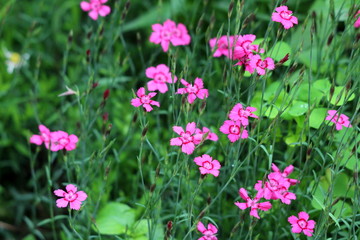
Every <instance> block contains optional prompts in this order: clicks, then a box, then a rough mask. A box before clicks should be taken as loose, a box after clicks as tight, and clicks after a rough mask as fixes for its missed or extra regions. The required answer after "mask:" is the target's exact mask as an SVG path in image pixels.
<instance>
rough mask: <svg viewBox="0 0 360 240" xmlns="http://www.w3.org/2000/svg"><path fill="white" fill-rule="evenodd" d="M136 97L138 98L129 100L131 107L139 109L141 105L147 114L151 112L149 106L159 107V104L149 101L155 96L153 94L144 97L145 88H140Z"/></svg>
mask: <svg viewBox="0 0 360 240" xmlns="http://www.w3.org/2000/svg"><path fill="white" fill-rule="evenodd" d="M136 95H137V96H138V98H134V99H132V100H131V105H133V106H134V107H140V106H141V105H142V106H143V107H144V108H145V109H146V111H147V112H150V111H151V110H153V108H152V107H151V105H155V106H158V107H160V103H159V102H157V101H154V100H151V98H152V97H154V96H156V93H155V92H150V93H149V94H148V95H145V88H143V87H141V88H139V90H137V92H136Z"/></svg>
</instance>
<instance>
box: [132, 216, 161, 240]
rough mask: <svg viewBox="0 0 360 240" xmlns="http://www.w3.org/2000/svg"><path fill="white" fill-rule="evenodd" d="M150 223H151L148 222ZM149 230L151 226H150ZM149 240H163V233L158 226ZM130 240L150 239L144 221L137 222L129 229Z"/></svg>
mask: <svg viewBox="0 0 360 240" xmlns="http://www.w3.org/2000/svg"><path fill="white" fill-rule="evenodd" d="M150 222H151V221H150ZM150 228H151V226H150ZM153 231H154V233H153V236H152V238H151V239H164V231H163V229H162V226H161V225H160V224H157V225H156V227H155V229H153ZM130 235H131V236H132V238H131V240H147V239H150V236H149V227H148V221H147V220H146V219H143V220H140V221H137V222H136V223H135V224H134V226H133V228H132V229H131V234H130Z"/></svg>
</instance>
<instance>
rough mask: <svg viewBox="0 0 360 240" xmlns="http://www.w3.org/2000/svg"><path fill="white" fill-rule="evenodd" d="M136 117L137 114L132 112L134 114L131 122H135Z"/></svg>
mask: <svg viewBox="0 0 360 240" xmlns="http://www.w3.org/2000/svg"><path fill="white" fill-rule="evenodd" d="M137 117H138V115H137V113H135V114H134V116H133V118H132V122H133V123H135V122H136V120H137Z"/></svg>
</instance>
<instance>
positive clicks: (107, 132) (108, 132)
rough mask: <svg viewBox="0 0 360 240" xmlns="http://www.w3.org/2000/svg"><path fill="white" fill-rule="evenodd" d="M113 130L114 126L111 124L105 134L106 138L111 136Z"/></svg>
mask: <svg viewBox="0 0 360 240" xmlns="http://www.w3.org/2000/svg"><path fill="white" fill-rule="evenodd" d="M111 129H112V124H111V123H110V124H109V125H108V128H107V130H106V132H105V136H109V134H110V132H111Z"/></svg>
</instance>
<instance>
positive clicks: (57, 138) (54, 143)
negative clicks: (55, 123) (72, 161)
mask: <svg viewBox="0 0 360 240" xmlns="http://www.w3.org/2000/svg"><path fill="white" fill-rule="evenodd" d="M50 136H51V144H50V150H51V151H54V152H56V151H59V150H62V149H65V150H66V151H72V150H74V149H75V148H76V143H77V142H78V141H79V139H78V137H77V136H76V135H74V134H71V135H69V134H68V133H66V132H64V131H56V132H52V133H51V135H50Z"/></svg>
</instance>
